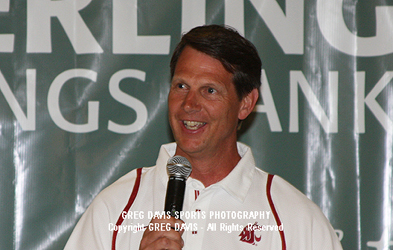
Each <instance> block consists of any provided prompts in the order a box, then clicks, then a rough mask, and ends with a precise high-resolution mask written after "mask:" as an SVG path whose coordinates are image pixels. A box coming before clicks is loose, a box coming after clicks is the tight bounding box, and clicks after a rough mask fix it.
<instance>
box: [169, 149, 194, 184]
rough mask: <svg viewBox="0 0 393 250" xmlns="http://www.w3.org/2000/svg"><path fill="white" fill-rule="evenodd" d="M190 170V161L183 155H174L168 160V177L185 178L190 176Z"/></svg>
mask: <svg viewBox="0 0 393 250" xmlns="http://www.w3.org/2000/svg"><path fill="white" fill-rule="evenodd" d="M191 170H192V168H191V163H190V162H189V161H188V160H187V158H185V157H183V156H179V155H175V156H173V157H171V158H169V160H168V164H167V172H168V175H169V177H175V178H182V179H184V180H186V179H187V178H188V176H190V174H191Z"/></svg>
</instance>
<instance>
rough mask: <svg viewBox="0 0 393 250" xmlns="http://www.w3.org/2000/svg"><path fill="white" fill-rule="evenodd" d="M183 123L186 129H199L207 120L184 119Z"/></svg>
mask: <svg viewBox="0 0 393 250" xmlns="http://www.w3.org/2000/svg"><path fill="white" fill-rule="evenodd" d="M183 124H184V126H185V127H186V129H189V130H197V129H199V128H201V127H203V125H205V124H206V122H195V121H183Z"/></svg>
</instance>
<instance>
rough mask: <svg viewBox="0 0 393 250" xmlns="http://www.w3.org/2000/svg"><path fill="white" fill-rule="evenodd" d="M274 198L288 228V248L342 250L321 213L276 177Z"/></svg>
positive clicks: (277, 209)
mask: <svg viewBox="0 0 393 250" xmlns="http://www.w3.org/2000/svg"><path fill="white" fill-rule="evenodd" d="M270 195H271V199H272V203H273V205H274V207H275V209H276V211H277V214H278V216H279V218H280V220H281V222H282V224H283V227H284V233H285V238H286V241H287V247H289V248H293V247H295V248H297V249H316V248H319V247H321V246H323V248H320V249H342V248H341V245H340V243H339V241H338V238H337V235H336V233H335V232H334V229H333V228H332V226H331V225H330V222H329V221H328V219H327V218H326V216H325V215H324V214H323V212H322V211H321V209H320V208H319V207H318V206H317V205H316V204H315V203H314V202H313V201H311V200H310V199H309V198H307V197H306V196H305V195H304V194H303V193H302V192H300V191H299V190H298V189H296V188H295V187H294V186H292V185H291V184H290V183H288V182H287V181H285V180H284V179H283V178H281V177H280V176H277V175H275V176H274V177H273V179H272V181H271V187H270ZM291 246H292V247H291Z"/></svg>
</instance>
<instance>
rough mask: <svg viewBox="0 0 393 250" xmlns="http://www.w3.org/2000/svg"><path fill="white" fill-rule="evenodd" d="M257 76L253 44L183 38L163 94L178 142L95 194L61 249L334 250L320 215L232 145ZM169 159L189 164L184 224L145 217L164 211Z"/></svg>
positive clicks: (224, 34) (218, 34) (221, 33)
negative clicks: (166, 93)
mask: <svg viewBox="0 0 393 250" xmlns="http://www.w3.org/2000/svg"><path fill="white" fill-rule="evenodd" d="M260 76H261V61H260V59H259V56H258V53H257V51H256V49H255V47H254V46H253V45H252V44H251V43H250V42H249V41H247V40H246V39H244V38H243V37H241V36H240V35H239V34H238V33H237V32H235V31H234V30H232V29H229V28H224V27H222V26H217V25H210V26H201V27H197V28H194V29H192V30H191V31H190V32H189V33H187V34H185V35H184V36H183V37H182V40H181V42H180V43H179V45H178V46H177V48H176V49H175V52H174V55H173V57H172V60H171V77H172V83H171V89H170V92H169V96H168V107H169V121H170V125H171V128H172V132H173V135H174V138H175V141H176V143H172V144H167V145H164V146H162V148H161V150H160V153H159V156H158V159H157V163H156V166H154V167H151V168H143V169H138V170H134V171H131V172H130V173H128V174H127V175H125V176H123V177H122V178H120V179H119V180H118V181H116V182H115V183H114V184H112V185H111V186H110V187H108V188H107V189H105V190H104V191H103V192H101V193H100V194H99V195H98V196H97V198H96V199H95V200H94V201H93V203H92V205H91V206H90V207H89V208H88V210H87V211H86V213H85V214H84V215H83V216H82V218H81V220H80V222H79V223H78V225H77V226H76V228H75V230H74V232H73V234H72V236H71V238H70V240H69V242H68V243H67V246H66V249H109V248H111V249H182V248H183V249H286V248H288V249H302V250H307V249H341V246H340V243H339V241H338V239H337V236H336V235H335V233H334V231H333V229H332V227H331V226H330V224H329V222H328V221H327V219H326V218H325V217H324V215H323V214H322V212H321V211H320V209H319V208H318V207H317V206H316V205H315V204H314V203H312V202H311V201H310V200H308V199H307V198H306V197H305V196H304V195H303V194H301V193H300V192H299V191H298V190H296V189H295V188H294V187H292V186H291V185H290V184H288V183H287V182H285V181H284V180H283V179H281V178H280V177H277V176H273V175H269V174H267V173H265V172H263V171H262V170H260V169H259V168H257V167H256V166H255V162H254V159H253V156H252V153H251V149H250V148H248V147H247V146H245V145H244V144H241V143H238V142H237V128H238V125H239V122H241V121H242V120H244V119H245V118H246V117H247V116H248V115H249V114H250V113H251V112H252V110H253V108H254V106H255V103H256V102H257V99H258V89H259V87H260V84H261V83H260ZM174 155H180V156H184V157H186V158H187V159H188V160H189V161H190V163H191V165H192V172H191V175H190V177H189V178H188V180H187V186H186V191H185V200H184V205H183V212H184V213H183V216H182V217H181V219H182V220H180V218H174V217H170V216H164V217H159V216H157V217H155V216H152V215H154V212H157V211H162V210H163V208H164V200H165V193H166V184H167V181H168V176H167V174H166V163H167V160H168V159H169V158H170V157H172V156H174ZM158 214H160V213H158Z"/></svg>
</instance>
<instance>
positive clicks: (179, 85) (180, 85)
mask: <svg viewBox="0 0 393 250" xmlns="http://www.w3.org/2000/svg"><path fill="white" fill-rule="evenodd" d="M177 87H178V88H179V89H184V88H186V85H185V84H184V83H178V84H177Z"/></svg>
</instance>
